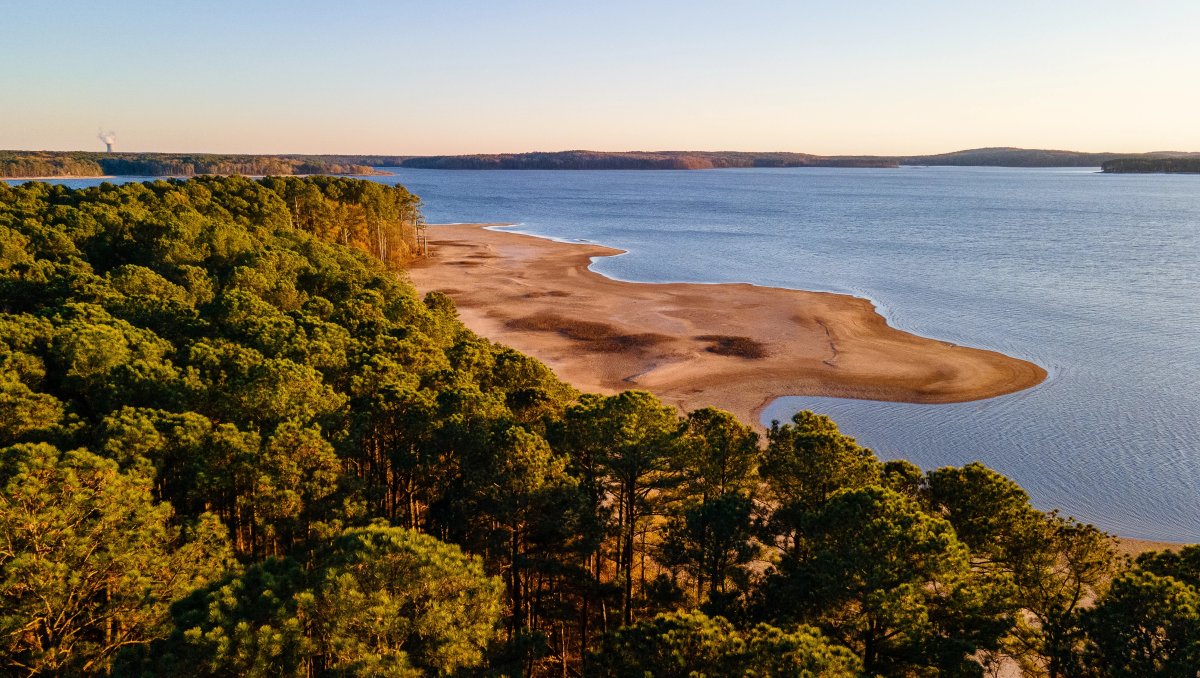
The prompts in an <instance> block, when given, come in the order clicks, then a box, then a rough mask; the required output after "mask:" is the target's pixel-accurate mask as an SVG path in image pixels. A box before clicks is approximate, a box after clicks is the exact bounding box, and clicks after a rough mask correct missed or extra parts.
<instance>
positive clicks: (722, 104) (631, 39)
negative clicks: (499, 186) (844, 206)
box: [0, 0, 1200, 156]
mask: <svg viewBox="0 0 1200 678" xmlns="http://www.w3.org/2000/svg"><path fill="white" fill-rule="evenodd" d="M0 9H2V10H3V11H4V16H5V23H6V29H7V30H6V33H7V37H8V38H10V39H7V40H6V41H5V42H4V43H3V44H0V58H3V59H5V61H6V62H7V63H8V64H9V65H10V68H9V69H8V70H7V72H6V76H5V79H6V83H5V92H6V96H5V97H3V98H2V99H0V120H2V121H3V124H0V147H2V148H9V149H22V150H103V144H101V143H100V141H99V140H98V139H96V132H97V129H98V128H99V127H103V128H105V129H113V130H115V131H116V132H117V148H118V150H120V151H131V152H138V151H142V152H190V153H272V154H282V153H295V154H343V155H351V154H353V155H359V154H373V155H454V154H474V153H521V152H531V151H559V150H580V149H586V150H593V151H630V150H647V149H653V150H663V149H671V150H687V151H728V150H746V151H760V152H761V151H788V152H800V153H812V154H818V155H888V156H892V155H926V154H936V153H945V152H951V151H955V150H964V149H972V148H986V147H1001V146H1003V147H1020V148H1037V149H1062V150H1071V151H1087V152H1115V153H1137V152H1147V151H1190V150H1200V128H1197V127H1196V126H1195V125H1194V123H1193V121H1192V116H1191V113H1192V111H1194V110H1197V109H1198V108H1200V92H1198V91H1197V90H1196V89H1195V88H1194V87H1191V86H1190V83H1193V82H1195V81H1196V79H1197V77H1196V76H1197V75H1200V43H1197V42H1196V41H1194V40H1193V39H1192V36H1191V32H1192V29H1193V27H1194V26H1196V25H1200V5H1197V4H1195V3H1187V2H1166V1H1163V2H1151V3H1139V4H1137V5H1132V4H1128V5H1127V4H1124V3H1116V2H1063V3H1054V5H1053V6H1044V5H1043V4H1041V3H1034V2H1015V3H1008V4H1006V5H1004V6H996V7H964V6H960V5H959V4H958V3H950V2H923V3H919V4H913V5H912V6H898V5H893V4H890V3H883V2H870V3H860V4H856V5H854V6H853V7H830V6H826V5H823V4H816V3H771V2H762V3H753V4H751V5H747V6H741V7H738V8H737V10H736V11H735V10H732V9H730V8H729V7H728V6H726V5H724V4H722V3H716V2H689V3H680V2H668V3H641V4H637V3H631V2H615V3H607V4H604V5H602V6H597V5H592V4H582V3H570V2H568V3H548V2H546V3H542V2H520V3H513V4H506V5H504V6H497V5H493V4H483V3H480V4H475V3H469V2H448V3H440V4H438V5H437V6H433V5H426V4H413V5H401V4H393V3H382V2H368V1H365V0H357V1H352V2H345V3H340V4H339V5H338V6H337V7H334V6H332V5H329V4H323V3H315V2H310V1H304V2H262V3H256V4H254V5H253V6H249V7H246V6H242V5H241V4H239V3H234V2H231V1H228V0H222V1H214V2H209V3H204V4H203V5H180V6H170V7H165V8H164V7H163V6H162V5H161V4H159V3H150V2H141V1H138V2H133V1H121V2H110V3H103V4H99V3H90V2H63V3H54V4H51V3H42V4H34V3H22V2H16V1H13V0H0Z"/></svg>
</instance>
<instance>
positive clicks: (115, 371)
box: [0, 177, 1200, 678]
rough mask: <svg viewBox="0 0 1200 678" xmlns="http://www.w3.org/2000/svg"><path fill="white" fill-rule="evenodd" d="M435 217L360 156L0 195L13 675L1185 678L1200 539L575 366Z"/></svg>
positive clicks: (799, 421)
mask: <svg viewBox="0 0 1200 678" xmlns="http://www.w3.org/2000/svg"><path fill="white" fill-rule="evenodd" d="M420 223H421V217H420V201H419V200H418V198H417V197H416V196H414V195H412V194H411V193H409V192H408V191H406V190H405V189H404V188H402V187H399V186H396V187H391V186H383V185H380V184H377V183H372V182H367V181H361V180H354V179H346V178H331V177H312V178H296V177H268V178H264V179H261V180H257V181H256V180H251V179H248V178H245V177H226V178H220V177H198V178H193V179H189V180H164V181H154V182H148V183H130V184H125V185H121V186H115V185H112V184H102V185H100V186H97V187H94V188H86V189H79V190H72V189H68V188H65V187H63V186H57V185H51V184H45V183H34V182H30V183H25V184H23V185H20V186H8V185H5V184H0V673H4V674H5V675H17V676H92V675H115V676H423V675H429V676H514V677H515V676H613V677H617V676H662V677H665V678H673V677H676V676H678V677H685V676H737V675H742V676H826V677H836V676H984V675H995V672H996V671H997V670H999V668H1000V667H1001V666H1003V665H1005V664H1009V665H1017V666H1019V667H1020V668H1021V669H1023V670H1024V671H1025V672H1026V675H1030V676H1049V677H1053V678H1059V677H1067V676H1150V675H1157V676H1180V677H1182V676H1189V677H1191V678H1195V676H1196V675H1197V667H1198V666H1200V547H1188V548H1183V549H1181V550H1179V551H1177V552H1154V553H1148V554H1143V555H1141V556H1139V557H1138V558H1137V559H1136V561H1133V562H1131V561H1129V560H1128V559H1127V558H1125V557H1123V556H1119V555H1118V551H1117V542H1116V540H1115V539H1114V538H1113V537H1112V536H1110V535H1108V534H1105V533H1103V532H1101V531H1100V530H1098V529H1096V528H1094V527H1092V526H1090V525H1087V524H1084V523H1081V522H1080V521H1078V520H1075V519H1074V518H1071V517H1068V516H1063V515H1060V514H1058V513H1053V512H1052V513H1044V512H1042V511H1039V510H1037V509H1036V508H1035V507H1034V506H1033V505H1032V504H1031V502H1030V498H1029V496H1028V495H1027V494H1026V492H1025V491H1024V490H1022V489H1021V488H1020V487H1019V486H1018V485H1017V484H1015V483H1014V482H1012V481H1011V480H1009V479H1007V478H1005V477H1004V476H1002V475H1001V474H999V473H997V472H995V471H993V470H991V469H989V468H987V467H985V466H983V465H982V464H979V463H970V464H967V465H965V466H962V467H946V468H939V469H932V470H928V471H926V470H922V469H920V468H917V467H916V466H914V465H913V464H911V463H908V462H905V461H899V460H891V461H882V460H880V459H879V458H877V457H876V455H875V454H874V453H873V452H872V451H871V450H870V449H867V448H864V447H862V446H861V445H859V444H858V442H857V441H856V440H855V439H854V438H852V437H850V436H848V435H846V434H844V433H843V432H841V431H840V430H839V429H838V427H837V425H836V424H835V423H834V422H833V421H831V420H830V419H829V418H827V417H825V416H821V415H819V414H814V413H811V412H801V413H799V414H797V415H795V417H794V418H793V419H791V420H790V421H787V422H776V423H775V424H774V425H772V426H771V427H770V428H769V429H768V430H767V431H766V432H765V434H764V435H759V433H757V432H756V431H755V430H754V429H753V428H752V427H750V426H748V425H747V424H746V423H744V422H740V421H738V420H737V419H735V418H734V417H733V416H732V415H730V414H728V413H725V412H722V411H719V410H715V409H700V410H697V411H693V412H686V413H681V412H679V411H677V410H676V409H674V408H673V407H670V406H667V405H665V404H663V403H662V402H660V401H658V400H657V399H656V398H655V397H654V396H653V395H651V394H649V393H646V392H642V391H627V392H624V393H618V394H612V395H600V394H588V393H579V392H577V391H576V390H575V389H573V388H572V387H570V386H569V385H567V384H565V383H563V382H561V381H560V380H559V379H557V378H556V377H555V375H554V374H553V373H552V372H551V371H550V370H549V369H548V368H547V367H546V366H544V365H543V364H541V363H539V362H538V361H537V360H534V359H533V358H530V357H528V356H525V355H522V354H520V353H517V352H515V351H513V350H512V349H509V348H506V347H504V346H501V345H497V344H494V343H492V342H490V341H488V340H487V339H485V338H483V337H480V336H477V335H475V334H473V333H472V332H471V331H470V330H468V329H467V328H466V327H464V325H463V324H462V323H461V322H460V321H459V319H458V317H457V314H456V311H455V308H454V304H453V303H452V301H451V300H450V299H449V298H448V297H446V296H445V295H442V294H439V293H436V292H434V293H429V294H427V295H425V296H424V297H423V298H422V297H420V296H418V294H417V293H416V292H415V290H414V289H413V288H412V287H411V285H410V284H409V283H408V282H407V281H406V278H405V275H404V266H405V263H406V262H407V261H409V260H410V259H411V257H413V256H414V255H415V254H417V248H416V240H415V239H416V233H417V229H418V228H419V226H420ZM731 359H736V358H731ZM1035 444H1036V441H1030V445H1035Z"/></svg>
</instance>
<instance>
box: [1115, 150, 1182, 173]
mask: <svg viewBox="0 0 1200 678" xmlns="http://www.w3.org/2000/svg"><path fill="white" fill-rule="evenodd" d="M1100 169H1101V170H1103V171H1104V173H1105V174H1152V173H1167V174H1200V154H1190V155H1186V156H1177V157H1165V158H1118V159H1115V160H1110V161H1108V162H1106V163H1104V164H1103V165H1101V166H1100Z"/></svg>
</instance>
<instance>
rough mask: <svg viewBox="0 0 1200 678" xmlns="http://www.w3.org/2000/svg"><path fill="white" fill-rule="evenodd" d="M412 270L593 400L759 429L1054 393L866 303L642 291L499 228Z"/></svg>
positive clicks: (449, 244)
mask: <svg viewBox="0 0 1200 678" xmlns="http://www.w3.org/2000/svg"><path fill="white" fill-rule="evenodd" d="M429 244H430V255H429V256H428V257H426V258H424V259H422V260H419V261H417V262H414V263H413V264H412V265H411V266H410V269H409V275H410V277H411V279H412V282H413V284H414V285H415V286H416V287H417V289H418V290H419V291H421V292H422V293H425V292H429V291H433V290H437V291H441V292H444V293H445V294H447V295H448V296H449V297H450V298H452V299H453V300H454V302H455V304H456V305H457V307H458V310H459V315H460V316H461V318H462V321H463V322H464V323H465V324H466V325H467V326H468V327H470V328H471V329H472V330H474V331H475V332H477V333H479V334H480V335H483V336H485V337H488V338H489V339H492V340H494V341H497V342H500V343H503V344H506V345H509V346H512V347H513V348H516V349H517V350H519V351H522V352H524V353H528V354H529V355H532V356H535V357H537V358H539V359H540V360H542V361H543V362H545V363H546V364H547V365H549V366H550V367H551V368H552V369H554V371H555V372H556V373H557V374H558V375H559V376H560V377H561V378H562V379H564V380H565V381H567V382H569V383H571V384H573V385H574V386H576V387H577V388H580V389H582V390H585V391H594V392H601V393H615V392H618V391H621V390H624V389H630V388H640V389H645V390H648V391H651V392H653V393H655V394H656V395H657V396H659V397H660V398H662V399H663V401H665V402H669V403H672V404H674V405H676V406H678V407H679V408H680V409H682V410H685V411H686V410H693V409H696V408H699V407H704V406H710V405H711V406H714V407H719V408H722V409H725V410H729V411H730V412H733V413H734V414H736V415H737V416H738V417H740V418H742V419H743V420H744V421H746V422H748V423H753V424H754V425H755V426H756V427H757V426H758V414H759V412H760V411H761V410H762V408H763V407H765V406H766V405H767V404H768V403H770V402H771V401H772V400H774V399H775V398H777V397H779V396H783V395H814V396H836V397H843V398H864V399H871V400H889V401H897V402H910V403H952V402H964V401H970V400H979V399H982V398H990V397H993V396H998V395H1003V394H1006V393H1012V392H1014V391H1019V390H1022V389H1026V388H1029V387H1031V386H1035V385H1037V384H1039V383H1041V382H1042V381H1043V380H1044V379H1045V378H1046V371H1045V370H1044V369H1042V368H1041V367H1039V366H1037V365H1035V364H1033V363H1030V362H1026V361H1024V360H1019V359H1016V358H1012V357H1009V356H1006V355H1003V354H1001V353H996V352H994V351H984V350H979V349H974V348H968V347H964V346H958V345H955V344H952V343H949V342H944V341H938V340H934V339H928V338H925V337H919V336H916V335H913V334H909V333H907V332H903V331H900V330H897V329H895V328H892V327H889V326H888V324H887V322H886V321H885V320H884V318H883V317H882V316H880V315H879V314H878V313H876V312H875V309H874V307H873V306H872V305H871V303H870V302H869V301H867V300H865V299H860V298H857V297H852V296H848V295H842V294H829V293H823V292H803V291H795V290H785V289H779V288H771V287H758V286H755V285H749V284H716V285H706V284H691V283H668V284H655V283H630V282H621V281H616V280H612V279H609V278H606V277H604V276H602V275H600V274H598V273H594V272H592V271H590V270H588V265H589V264H590V263H591V260H592V258H593V257H605V256H613V255H616V254H620V253H621V251H620V250H616V249H612V248H607V247H600V246H596V245H584V244H574V243H560V242H555V241H552V240H547V239H544V238H537V237H533V236H528V235H522V234H517V233H510V232H503V231H495V230H488V229H487V228H486V225H480V224H470V225H452V226H433V227H430V229H429Z"/></svg>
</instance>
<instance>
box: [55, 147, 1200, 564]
mask: <svg viewBox="0 0 1200 678" xmlns="http://www.w3.org/2000/svg"><path fill="white" fill-rule="evenodd" d="M391 171H393V172H394V173H395V174H394V175H393V176H387V177H373V178H372V179H374V180H376V181H383V182H385V183H396V182H399V183H403V184H405V185H406V186H407V187H408V188H409V189H410V190H412V191H413V192H415V193H417V194H418V195H420V196H421V197H422V199H423V201H424V208H423V209H424V213H425V215H426V218H427V219H428V221H429V222H430V223H448V222H478V221H490V222H512V223H516V224H519V225H518V226H517V227H516V229H517V230H520V231H522V232H527V233H532V234H536V235H542V236H547V237H552V238H556V239H561V240H567V241H582V242H592V243H598V244H602V245H608V246H612V247H618V248H621V249H624V250H627V251H628V254H625V255H622V256H618V257H611V258H605V259H602V260H600V261H598V262H596V264H594V265H593V268H594V269H595V270H596V271H598V272H600V273H602V274H604V275H608V276H611V277H614V278H620V279H622V280H633V281H645V282H752V283H758V284H762V285H774V286H779V287H789V288H795V289H807V290H824V291H831V292H844V293H848V294H854V295H857V296H861V297H866V298H868V299H870V300H872V301H873V302H874V303H875V304H876V306H877V307H878V308H879V310H880V312H881V313H883V314H884V315H885V316H886V317H887V318H888V319H889V321H890V322H891V323H892V324H893V325H895V326H897V327H900V328H902V329H905V330H908V331H911V332H915V333H918V334H922V335H925V336H929V337H936V338H939V339H944V340H948V341H953V342H956V343H961V344H965V345H970V346H976V347H981V348H988V349H994V350H997V351H1001V352H1004V353H1007V354H1009V355H1013V356H1017V357H1021V358H1025V359H1027V360H1031V361H1034V362H1036V363H1038V364H1040V365H1042V366H1043V367H1045V368H1046V369H1047V370H1049V372H1050V378H1049V380H1048V381H1047V382H1046V383H1044V384H1042V385H1041V386H1038V387H1036V388H1033V389H1030V390H1028V391H1023V392H1021V393H1016V394H1013V395H1009V396H1003V397H1000V398H993V399H990V400H984V401H979V402H973V403H963V404H953V405H906V404H896V403H881V402H873V401H856V400H845V399H835V398H811V397H785V398H780V399H778V400H776V401H775V402H774V403H772V404H771V406H770V407H769V408H768V409H767V411H766V413H765V415H764V420H765V421H766V422H769V421H770V420H772V419H778V420H781V421H784V420H787V419H788V418H789V417H791V415H792V414H793V413H794V412H796V411H797V410H800V409H812V410H815V411H818V412H822V413H826V414H829V415H830V416H832V417H833V418H834V419H835V420H836V421H837V422H838V423H839V425H840V426H841V427H842V430H843V431H845V432H847V433H849V434H851V435H854V436H856V437H857V438H858V439H859V441H860V442H861V443H862V444H864V445H867V446H869V447H871V448H872V449H874V450H875V451H876V453H877V454H879V455H880V456H881V457H884V458H897V457H903V458H906V459H910V460H912V461H913V462H915V463H917V464H919V465H921V466H922V467H925V468H932V467H937V466H942V465H947V464H954V465H960V464H963V463H966V462H968V461H972V460H980V461H983V462H984V463H986V464H988V465H989V466H991V467H993V468H995V469H997V470H999V471H1001V472H1002V473H1005V474H1006V475H1008V476H1010V477H1011V478H1013V479H1014V480H1016V481H1017V482H1019V483H1020V484H1021V485H1022V486H1023V487H1025V488H1026V489H1027V490H1028V491H1029V492H1030V494H1031V495H1032V497H1033V499H1034V503H1035V504H1036V505H1037V506H1039V507H1040V508H1044V509H1051V508H1059V509H1061V510H1062V511H1063V512H1064V513H1067V514H1071V515H1074V516H1076V517H1078V518H1080V519H1082V520H1086V521H1088V522H1092V523H1095V524H1096V525H1098V526H1099V527H1101V528H1104V529H1106V530H1109V531H1112V532H1115V533H1117V534H1120V535H1122V536H1127V537H1137V538H1144V539H1159V540H1169V541H1200V176H1191V175H1104V174H1099V173H1098V172H1097V171H1096V170H1094V169H1008V168H948V167H940V168H921V167H904V168H899V169H835V168H800V169H762V170H758V169H746V170H742V169H737V170H711V171H692V172H685V171H680V172H675V171H646V172H636V171H631V172H625V171H559V172H549V171H507V172H505V171H440V170H405V169H394V170H391ZM63 183H68V184H73V185H91V184H94V183H97V182H95V181H87V180H80V181H77V182H70V181H67V182H63Z"/></svg>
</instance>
